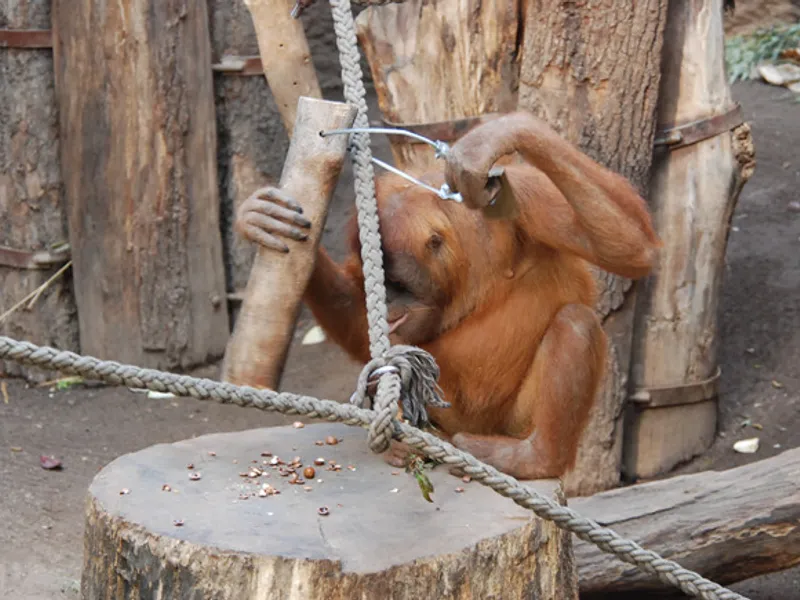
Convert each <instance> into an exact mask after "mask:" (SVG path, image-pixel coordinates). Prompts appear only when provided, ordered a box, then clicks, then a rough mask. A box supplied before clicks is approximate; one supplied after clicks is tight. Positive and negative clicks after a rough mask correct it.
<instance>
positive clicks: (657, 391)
mask: <svg viewBox="0 0 800 600" xmlns="http://www.w3.org/2000/svg"><path fill="white" fill-rule="evenodd" d="M720 375H722V369H721V368H720V367H717V370H716V372H715V373H714V374H713V375H712V376H711V377H709V378H708V379H705V380H703V381H696V382H694V383H682V384H679V385H664V386H657V387H651V388H640V389H638V390H636V392H634V393H633V394H632V395H631V396H630V400H631V401H633V402H635V403H636V404H638V405H641V406H643V407H647V408H654V407H662V406H679V405H682V404H696V403H698V402H705V401H706V400H711V399H712V398H715V397H716V396H717V395H718V393H719V378H720Z"/></svg>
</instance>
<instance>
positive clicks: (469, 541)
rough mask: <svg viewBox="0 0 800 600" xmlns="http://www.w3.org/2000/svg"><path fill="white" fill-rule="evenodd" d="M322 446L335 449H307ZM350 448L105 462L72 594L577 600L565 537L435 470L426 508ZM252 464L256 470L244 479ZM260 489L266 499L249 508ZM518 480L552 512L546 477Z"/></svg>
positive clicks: (274, 448)
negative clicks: (291, 469)
mask: <svg viewBox="0 0 800 600" xmlns="http://www.w3.org/2000/svg"><path fill="white" fill-rule="evenodd" d="M328 436H334V437H336V438H337V439H338V440H340V441H339V443H338V444H336V445H323V446H318V445H316V444H315V441H316V440H324V439H326V438H327V437H328ZM365 437H366V436H365V433H364V431H363V430H362V429H358V428H353V427H347V426H344V425H341V424H319V425H316V424H315V425H308V426H306V427H305V428H302V429H295V428H293V427H277V428H267V429H255V430H250V431H244V432H235V433H224V434H214V435H206V436H202V437H198V438H194V439H191V440H186V441H181V442H177V443H174V444H160V445H157V446H151V447H150V448H146V449H144V450H141V451H139V452H136V453H134V454H128V455H125V456H122V457H120V458H118V459H117V460H115V461H114V462H112V463H111V464H109V465H108V466H107V467H105V468H104V469H103V470H102V471H101V472H100V473H99V474H98V475H97V476H96V477H95V479H94V481H93V482H92V485H91V488H90V491H89V498H88V502H87V512H86V527H85V537H84V543H85V545H84V567H83V577H82V581H81V589H82V595H83V598H84V599H85V600H104V599H106V598H108V599H111V598H113V599H114V600H118V599H133V598H142V597H147V598H150V597H154V596H155V595H156V594H157V593H158V591H161V593H162V594H163V593H168V596H169V598H170V599H171V600H185V599H190V598H191V599H194V598H198V597H201V596H202V597H204V598H215V599H217V600H249V599H252V600H256V599H259V600H260V599H262V598H342V599H350V598H353V599H355V598H376V599H377V598H393V599H396V600H405V599H408V600H411V599H417V598H437V600H450V599H468V598H529V597H530V598H547V599H550V600H565V599H570V600H577V597H578V596H577V593H578V592H577V587H578V586H577V579H576V574H575V566H574V563H573V561H572V545H571V539H570V536H569V534H567V533H565V532H564V531H562V530H559V529H557V528H556V527H555V525H554V524H553V523H551V522H545V521H542V520H540V519H538V518H536V517H535V516H533V514H532V513H530V512H529V511H526V510H524V509H522V508H520V507H519V506H517V505H516V504H514V503H513V502H511V501H510V500H508V499H506V498H503V497H501V496H499V495H498V494H496V493H495V492H493V491H491V490H490V489H488V488H486V487H484V486H482V485H480V484H478V483H474V482H473V483H469V484H467V483H463V482H462V481H461V480H460V479H457V478H455V477H453V476H451V475H449V474H448V473H447V471H446V469H444V468H442V467H439V468H436V469H434V470H433V471H429V475H430V478H431V480H432V482H433V484H434V486H435V490H434V493H433V500H434V502H433V503H432V504H431V503H428V502H426V501H425V500H424V499H423V498H422V495H421V494H420V490H419V487H418V486H417V483H416V481H415V479H414V477H413V476H412V475H410V474H406V473H404V472H402V471H400V472H397V471H393V469H392V468H391V467H389V466H388V465H387V464H386V463H385V462H384V461H383V460H382V458H381V457H380V456H378V455H375V454H373V453H372V452H370V451H369V449H368V447H367V444H366V439H365ZM212 452H213V453H214V454H213V455H211V454H210V453H212ZM265 452H271V453H272V454H273V455H274V456H276V457H280V458H282V459H283V460H285V461H286V462H291V461H292V460H293V458H292V457H295V456H297V457H299V458H300V460H301V461H302V467H300V468H297V472H298V473H301V474H302V473H303V471H304V470H305V468H306V467H308V466H311V465H313V464H314V463H313V461H314V460H315V459H316V458H317V457H323V458H324V460H325V463H326V465H327V466H322V465H317V466H314V467H313V468H314V469H315V471H316V473H315V474H314V476H313V477H311V478H306V477H305V476H304V475H301V480H302V481H303V483H296V484H292V483H290V477H281V476H280V474H279V469H280V468H282V467H277V466H276V467H273V466H270V465H269V461H270V460H271V459H270V458H264V456H265V454H264V453H265ZM329 461H335V464H338V465H341V470H335V471H334V470H331V469H332V467H330V462H329ZM264 463H267V464H264ZM189 464H191V465H192V466H193V468H190V469H187V465H189ZM256 467H257V468H258V469H259V472H260V471H261V470H263V471H264V474H263V475H257V476H254V477H249V476H247V475H248V474H249V473H250V472H252V471H253V470H254V469H255V468H256ZM192 473H199V474H200V475H201V478H200V479H199V480H195V481H192V480H191V479H190V475H191V474H192ZM254 474H255V473H254ZM241 475H244V476H241ZM265 484H266V485H269V486H272V488H274V489H275V490H277V491H279V492H280V493H279V494H277V495H266V496H265V497H262V496H261V495H259V492H260V490H263V489H264V487H263V486H264V485H265ZM165 485H168V486H170V487H169V488H168V489H167V491H164V488H163V486H165ZM531 485H532V486H535V488H536V489H537V491H539V492H541V493H543V494H546V495H549V496H550V497H553V498H559V499H560V500H562V501H563V495H561V493H560V490H559V487H558V484H557V482H555V481H538V482H534V483H532V484H531ZM459 486H460V487H461V488H462V489H463V492H462V493H457V488H459ZM262 493H263V494H267V493H269V492H266V491H265V492H262ZM322 507H326V508H327V512H328V514H327V515H321V514H320V509H321V508H322ZM323 512H324V511H323ZM177 520H180V522H182V525H180V526H176V525H175V522H176V521H177ZM167 591H168V592H167Z"/></svg>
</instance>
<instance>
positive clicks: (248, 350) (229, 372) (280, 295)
mask: <svg viewBox="0 0 800 600" xmlns="http://www.w3.org/2000/svg"><path fill="white" fill-rule="evenodd" d="M296 114H297V121H296V123H295V125H294V135H293V138H292V143H291V144H290V146H289V153H288V155H287V156H286V162H285V164H284V169H283V174H282V175H281V182H280V186H279V187H280V188H281V189H283V190H285V191H286V192H287V193H288V194H289V195H291V196H292V197H294V198H302V199H303V215H304V216H305V217H306V218H307V219H308V220H309V221H311V229H310V230H309V232H308V240H306V241H304V242H294V243H292V240H287V241H286V243H287V244H288V245H289V247H290V251H289V253H287V254H281V253H279V252H276V251H275V250H272V249H270V248H263V247H262V248H259V249H258V253H257V254H256V258H255V262H254V263H253V268H252V271H251V273H250V279H249V281H248V283H247V288H246V289H245V295H244V300H243V302H242V307H241V312H240V313H239V318H238V320H237V323H236V326H235V327H234V331H233V335H232V336H231V339H230V342H229V344H228V349H227V351H226V353H225V362H224V365H223V373H222V378H223V380H224V381H229V382H231V383H235V384H238V385H248V386H252V387H265V388H270V389H278V385H279V384H280V379H281V375H282V374H283V368H284V365H285V363H286V357H287V356H288V352H289V346H290V344H291V341H292V332H293V331H294V326H295V323H296V321H297V316H298V314H299V311H300V303H301V302H302V299H303V294H304V293H305V290H306V286H307V285H308V281H309V279H310V278H311V273H312V271H313V269H314V261H315V259H316V255H317V249H318V247H319V244H320V240H321V238H322V231H323V228H324V225H325V219H326V218H327V215H328V204H329V203H330V201H331V197H332V196H333V192H334V190H335V189H336V183H337V180H338V178H339V173H340V172H341V170H342V165H343V163H344V158H345V154H346V153H347V141H348V137H347V136H345V135H334V136H329V137H324V138H323V137H322V136H320V135H319V132H320V131H324V130H329V129H342V128H346V127H352V125H353V121H354V120H355V117H356V108H355V107H354V106H351V105H349V104H345V103H343V102H329V101H325V100H316V99H313V98H301V99H300V102H299V103H298V108H297V112H296Z"/></svg>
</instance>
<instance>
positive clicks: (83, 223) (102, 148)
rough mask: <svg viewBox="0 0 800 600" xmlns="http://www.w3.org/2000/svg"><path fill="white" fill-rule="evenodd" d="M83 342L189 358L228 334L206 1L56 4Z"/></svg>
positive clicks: (65, 164) (90, 348) (98, 352)
mask: <svg viewBox="0 0 800 600" xmlns="http://www.w3.org/2000/svg"><path fill="white" fill-rule="evenodd" d="M53 30H54V57H55V74H56V91H57V97H58V106H59V123H60V133H61V137H60V141H61V163H62V171H63V173H64V174H65V181H64V184H65V188H66V198H67V202H68V206H69V230H70V232H69V233H70V236H69V238H70V244H71V246H72V256H73V261H74V266H73V272H74V274H75V282H76V284H75V293H76V299H77V304H78V313H79V317H80V340H81V351H82V352H83V353H84V354H88V355H92V356H97V357H99V358H103V359H111V360H117V361H120V362H126V363H131V364H136V365H140V366H143V367H154V368H163V369H174V368H188V367H191V366H193V365H202V364H205V363H207V362H209V361H212V360H216V359H218V358H220V357H221V356H222V355H223V354H224V350H225V343H226V341H227V338H228V313H227V310H226V307H225V276H224V270H223V262H222V244H221V239H220V237H221V236H220V226H219V195H218V187H217V186H218V182H217V164H216V161H217V153H216V124H215V123H216V119H215V114H214V95H213V94H214V92H213V82H212V73H211V68H210V64H211V53H210V47H209V36H208V14H207V12H206V4H205V2H190V3H175V2H161V1H160V0H132V1H131V2H125V3H118V2H116V3H115V2H107V1H106V0H87V1H86V2H80V3H75V2H70V1H67V0H56V1H54V2H53Z"/></svg>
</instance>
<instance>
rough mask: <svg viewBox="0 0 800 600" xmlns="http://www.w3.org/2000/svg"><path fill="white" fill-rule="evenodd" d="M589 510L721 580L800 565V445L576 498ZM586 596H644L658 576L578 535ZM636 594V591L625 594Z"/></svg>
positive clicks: (644, 543)
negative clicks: (730, 465)
mask: <svg viewBox="0 0 800 600" xmlns="http://www.w3.org/2000/svg"><path fill="white" fill-rule="evenodd" d="M570 506H571V507H572V508H574V509H575V510H577V511H578V512H579V513H581V514H582V515H583V516H585V517H588V518H590V519H594V520H595V521H597V522H598V523H600V524H601V525H604V526H607V527H610V528H611V529H613V530H614V531H616V532H617V533H619V534H620V535H621V536H623V537H626V538H629V539H632V540H634V541H635V542H638V543H639V544H641V545H642V546H644V547H645V548H648V549H649V550H653V551H654V552H657V553H658V554H660V555H661V556H663V557H664V558H668V559H672V560H675V561H677V562H678V563H680V564H681V566H683V567H685V568H687V569H691V570H693V571H695V572H697V573H700V574H701V575H703V576H704V577H707V578H708V579H711V580H712V581H715V582H717V583H719V584H721V585H729V584H731V583H735V582H737V581H744V580H745V579H749V578H751V577H756V576H758V575H765V574H767V573H773V572H776V571H781V570H783V569H788V568H790V567H793V566H795V565H797V564H800V449H794V450H788V451H786V452H784V453H782V454H779V455H778V456H775V457H772V458H768V459H764V460H760V461H756V462H753V463H750V464H748V465H745V466H742V467H737V468H735V469H730V470H727V471H721V472H715V471H706V472H703V473H695V474H692V475H684V476H681V477H673V478H671V479H665V480H663V481H656V482H652V483H644V484H640V485H634V486H631V487H627V488H620V489H616V490H611V491H607V492H603V493H600V494H596V495H595V496H592V497H591V498H578V499H575V500H571V501H570ZM575 559H576V561H577V563H578V573H579V577H580V590H581V598H583V597H584V595H585V596H586V597H587V598H591V597H593V596H594V595H600V594H609V597H610V598H620V594H621V593H622V592H630V593H631V594H632V595H631V596H630V598H641V597H642V593H643V592H647V591H657V590H664V585H663V584H662V583H660V582H659V581H658V580H657V579H656V578H655V577H652V576H650V575H648V574H646V573H643V572H641V571H638V570H637V569H632V568H631V567H630V565H628V564H626V563H623V562H622V561H619V560H617V559H616V558H614V557H613V556H611V555H609V554H606V553H604V552H602V551H600V550H599V549H598V548H597V547H596V546H594V545H592V544H588V543H586V542H583V541H580V540H576V541H575ZM625 597H628V596H625Z"/></svg>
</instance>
